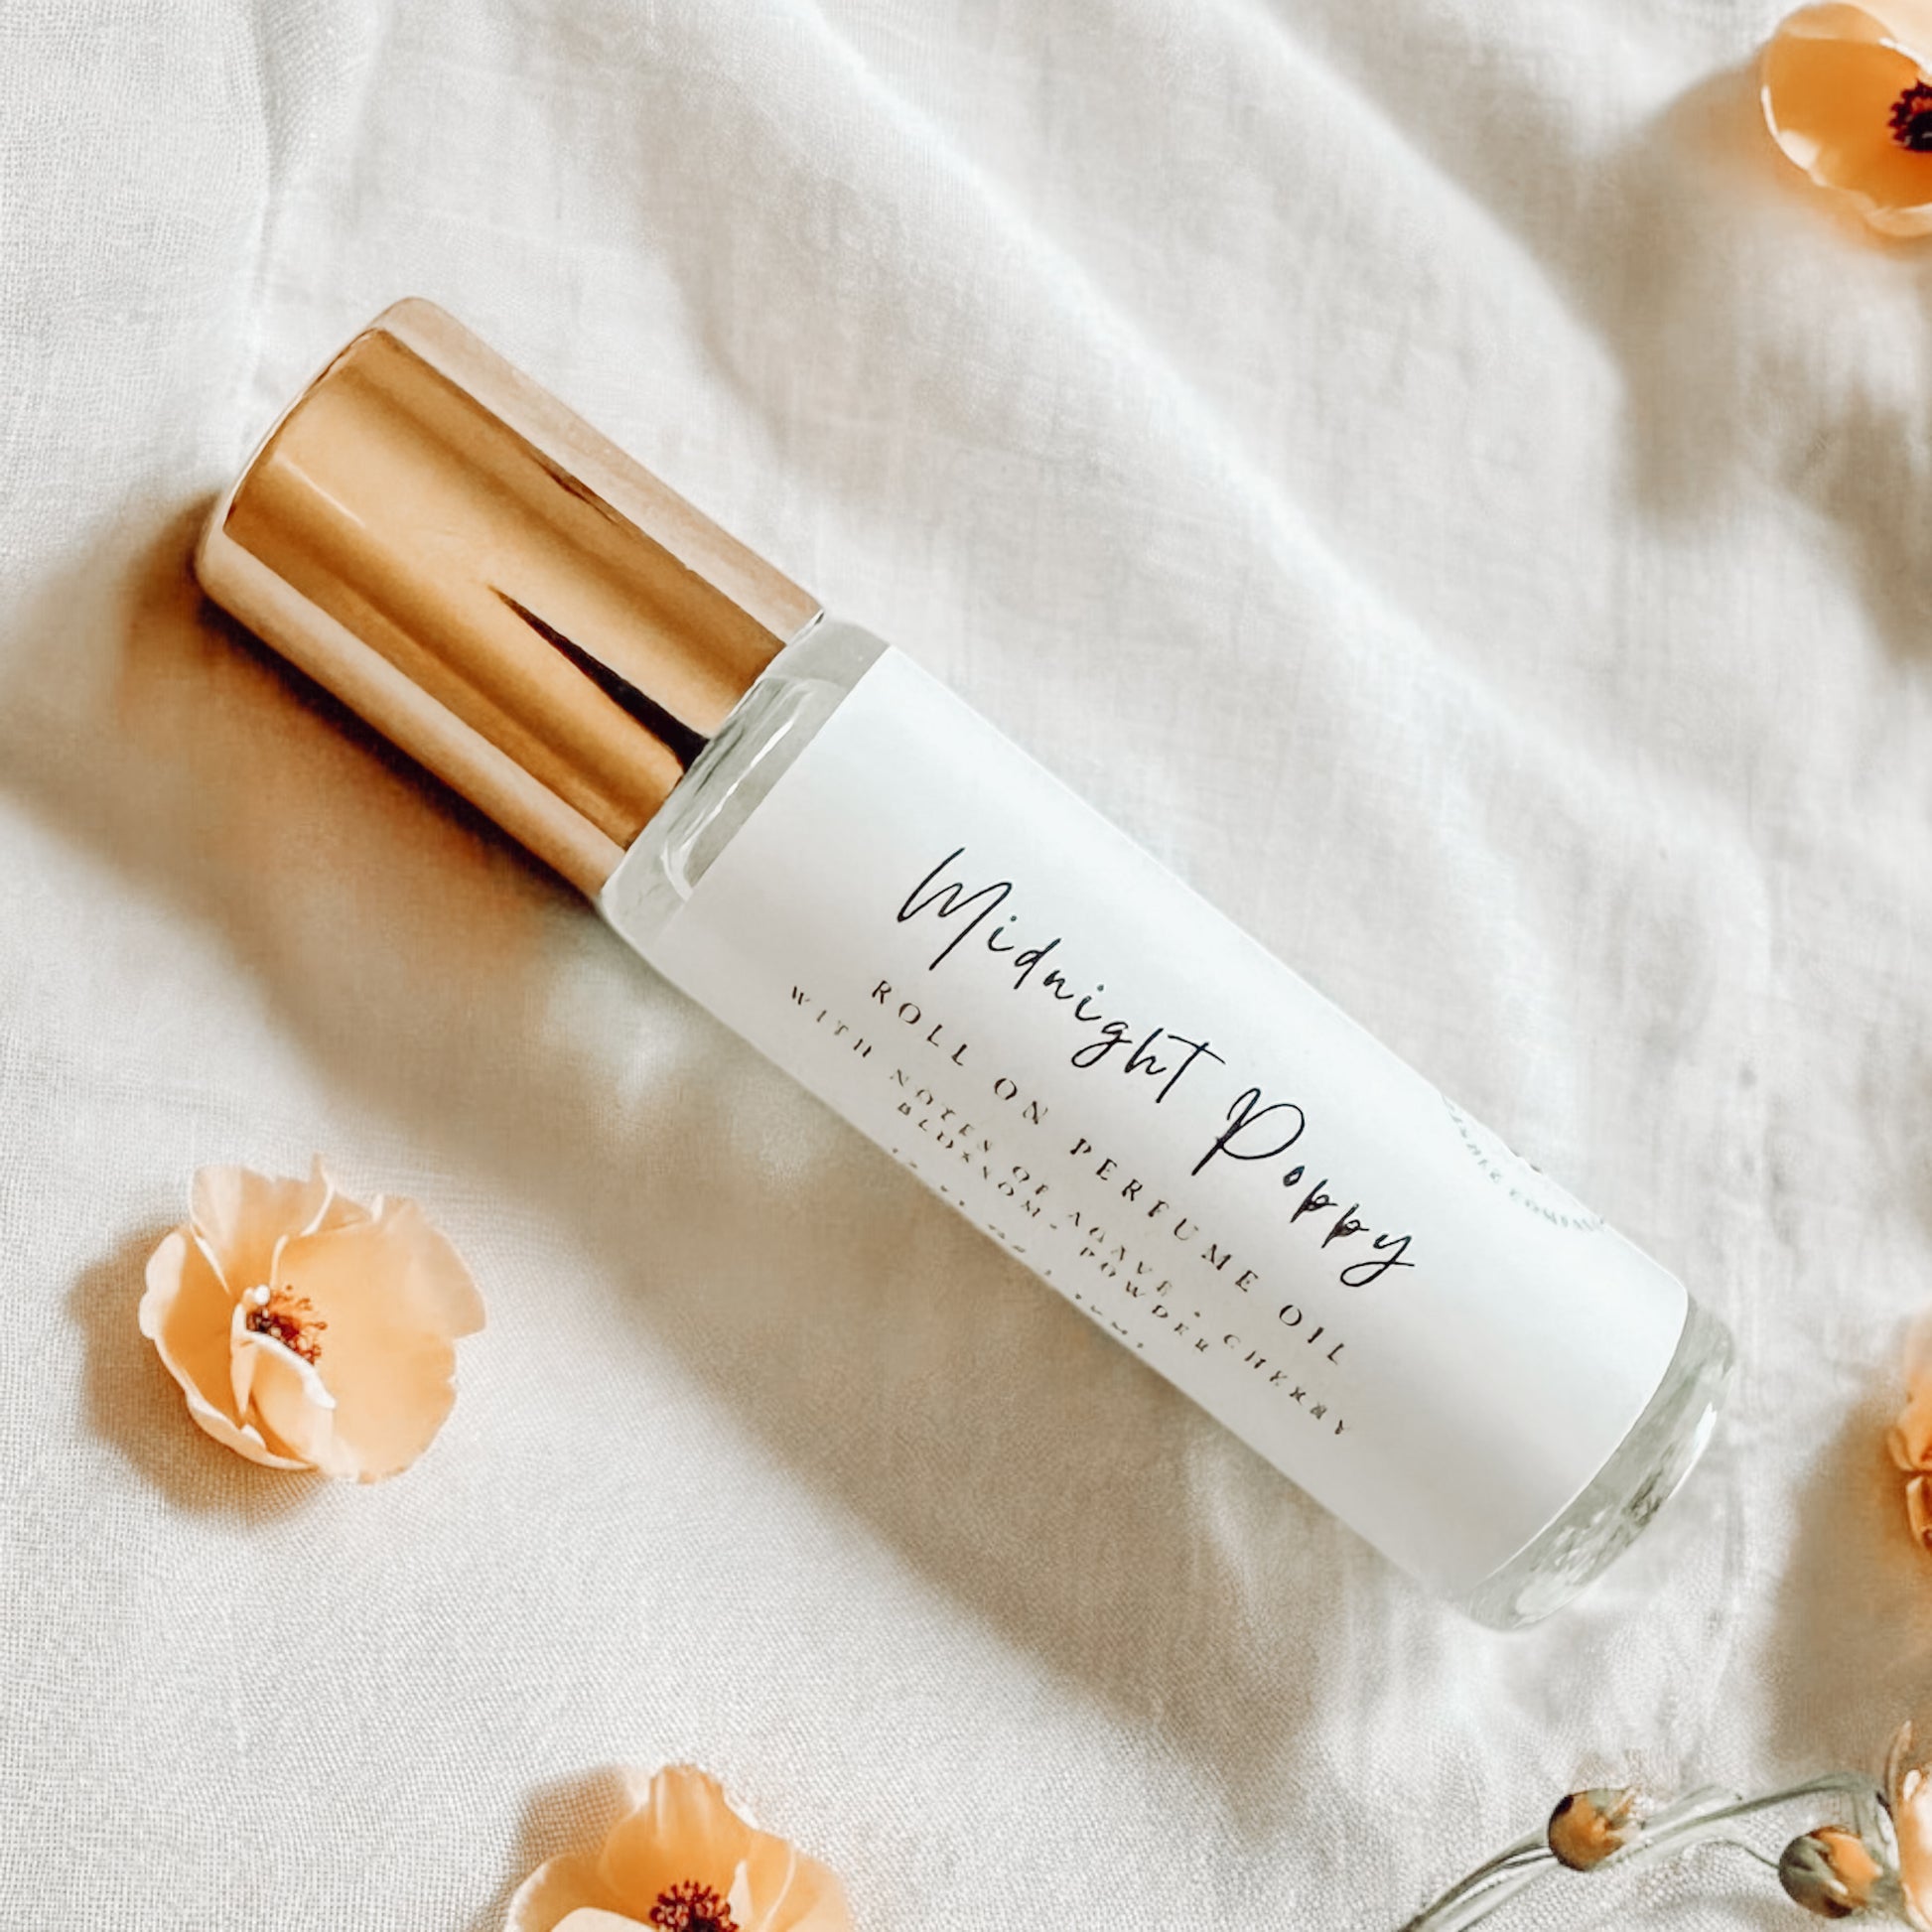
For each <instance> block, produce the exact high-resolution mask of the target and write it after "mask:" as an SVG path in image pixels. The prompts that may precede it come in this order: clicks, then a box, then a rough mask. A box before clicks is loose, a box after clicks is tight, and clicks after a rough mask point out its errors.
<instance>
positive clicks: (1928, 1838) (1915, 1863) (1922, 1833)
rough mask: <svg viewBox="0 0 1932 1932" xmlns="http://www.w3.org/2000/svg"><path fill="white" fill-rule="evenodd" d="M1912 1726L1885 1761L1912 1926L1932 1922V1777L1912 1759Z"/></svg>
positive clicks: (1901, 1876)
mask: <svg viewBox="0 0 1932 1932" xmlns="http://www.w3.org/2000/svg"><path fill="white" fill-rule="evenodd" d="M1911 1750H1912V1726H1911V1725H1900V1726H1899V1730H1898V1734H1897V1735H1896V1736H1895V1737H1894V1738H1893V1739H1892V1741H1891V1749H1890V1751H1889V1752H1888V1753H1887V1755H1886V1758H1885V1787H1886V1793H1887V1796H1888V1799H1889V1801H1890V1805H1891V1822H1892V1835H1893V1837H1894V1838H1895V1839H1896V1840H1897V1842H1898V1880H1899V1884H1900V1887H1901V1888H1902V1889H1903V1891H1904V1894H1905V1909H1906V1911H1907V1913H1908V1915H1909V1916H1910V1920H1911V1923H1912V1924H1913V1925H1914V1926H1916V1927H1921V1928H1922V1927H1924V1926H1925V1925H1926V1924H1927V1923H1928V1922H1932V1778H1928V1777H1927V1776H1926V1775H1925V1770H1924V1767H1923V1766H1922V1765H1917V1764H1912V1763H1910V1762H1909V1761H1908V1760H1909V1759H1910V1756H1911Z"/></svg>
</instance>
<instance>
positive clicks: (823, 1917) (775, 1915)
mask: <svg viewBox="0 0 1932 1932" xmlns="http://www.w3.org/2000/svg"><path fill="white" fill-rule="evenodd" d="M753 1924H755V1925H756V1926H757V1927H758V1932H851V1927H852V1908H851V1906H850V1905H848V1904H847V1903H846V1897H845V1887H844V1886H843V1885H841V1884H840V1883H839V1881H838V1879H837V1878H836V1877H835V1876H834V1875H833V1874H832V1872H831V1871H830V1870H829V1869H828V1868H827V1867H826V1866H824V1865H822V1864H820V1863H819V1862H818V1861H817V1860H816V1859H808V1858H806V1857H805V1855H804V1854H803V1853H802V1852H801V1853H799V1854H798V1855H797V1856H796V1857H795V1858H794V1860H793V1862H792V1866H791V1871H790V1874H789V1878H788V1880H787V1882H786V1884H785V1887H784V1890H783V1891H782V1892H781V1893H780V1894H779V1896H778V1897H777V1898H776V1899H775V1900H774V1901H773V1902H772V1904H771V1906H770V1907H769V1916H768V1917H766V1918H763V1919H755V1920H754V1921H753Z"/></svg>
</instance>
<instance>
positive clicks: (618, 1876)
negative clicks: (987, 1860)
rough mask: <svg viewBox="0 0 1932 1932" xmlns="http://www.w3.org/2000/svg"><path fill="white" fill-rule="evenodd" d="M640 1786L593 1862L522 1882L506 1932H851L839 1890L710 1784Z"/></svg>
mask: <svg viewBox="0 0 1932 1932" xmlns="http://www.w3.org/2000/svg"><path fill="white" fill-rule="evenodd" d="M641 1784H642V1779H641V1777H638V1778H636V1779H634V1780H633V1782H632V1786H631V1795H632V1797H633V1798H634V1799H635V1803H634V1804H633V1805H632V1807H631V1809H630V1810H629V1811H628V1812H626V1813H625V1814H624V1815H623V1817H621V1818H620V1819H619V1820H618V1822H617V1823H616V1824H615V1825H614V1826H612V1828H611V1832H610V1836H609V1837H608V1838H606V1839H605V1841H604V1848H603V1850H602V1851H601V1852H598V1853H597V1854H595V1855H592V1854H590V1853H584V1852H573V1853H566V1854H565V1855H564V1857H562V1858H560V1859H552V1860H551V1861H550V1862H549V1863H547V1864H541V1865H539V1866H538V1867H537V1868H536V1870H534V1871H533V1872H531V1873H530V1875H529V1876H528V1877H527V1878H526V1879H524V1881H523V1882H522V1884H520V1885H519V1886H518V1887H517V1888H516V1894H515V1896H514V1897H513V1898H511V1900H510V1905H509V1916H508V1918H507V1919H506V1920H505V1922H504V1932H636V1929H637V1928H648V1929H649V1932H851V1927H852V1915H851V1913H850V1912H849V1911H848V1910H847V1908H846V1902H845V1894H844V1892H843V1891H841V1890H840V1888H839V1881H838V1880H837V1879H836V1878H835V1877H833V1875H832V1874H831V1872H829V1871H828V1870H826V1868H825V1867H824V1866H823V1865H822V1864H819V1863H816V1862H815V1861H813V1860H811V1859H808V1858H806V1857H804V1856H803V1855H802V1854H801V1853H798V1852H795V1851H793V1850H792V1848H791V1847H790V1846H789V1845H787V1844H786V1843H785V1842H784V1840H783V1839H781V1838H773V1837H772V1836H771V1835H770V1833H768V1832H760V1831H759V1830H757V1829H756V1828H755V1827H754V1826H752V1825H751V1824H750V1823H749V1822H748V1821H747V1820H745V1819H743V1818H741V1817H740V1816H739V1815H738V1813H737V1812H735V1811H734V1810H733V1809H732V1808H731V1805H730V1804H729V1803H728V1802H727V1800H726V1798H725V1794H724V1791H723V1790H722V1789H721V1787H720V1786H719V1783H718V1781H717V1779H716V1778H713V1777H710V1776H708V1775H707V1774H706V1773H705V1772H703V1771H698V1770H694V1769H692V1767H691V1766H690V1765H688V1764H675V1765H672V1766H671V1767H670V1768H668V1769H667V1770H662V1771H659V1772H658V1773H657V1775H656V1776H655V1777H654V1778H652V1779H651V1780H650V1782H649V1785H648V1788H643V1789H640V1788H639V1787H640V1786H641Z"/></svg>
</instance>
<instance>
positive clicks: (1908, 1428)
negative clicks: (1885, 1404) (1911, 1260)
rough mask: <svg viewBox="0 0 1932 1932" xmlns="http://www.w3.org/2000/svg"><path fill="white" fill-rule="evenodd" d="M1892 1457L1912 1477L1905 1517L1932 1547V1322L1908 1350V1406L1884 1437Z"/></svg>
mask: <svg viewBox="0 0 1932 1932" xmlns="http://www.w3.org/2000/svg"><path fill="white" fill-rule="evenodd" d="M1885 1447H1886V1448H1887V1449H1890V1450H1891V1459H1892V1460H1893V1461H1894V1462H1895V1463H1896V1464H1897V1465H1898V1466H1899V1467H1900V1468H1901V1469H1903V1470H1904V1471H1905V1473H1906V1475H1907V1476H1909V1477H1910V1478H1911V1480H1910V1481H1908V1482H1907V1483H1906V1485H1905V1518H1906V1521H1907V1522H1909V1523H1910V1524H1911V1526H1912V1534H1913V1535H1914V1536H1915V1537H1917V1538H1918V1540H1919V1542H1920V1544H1921V1545H1922V1546H1924V1547H1925V1548H1926V1549H1928V1550H1932V1481H1928V1478H1929V1477H1932V1322H1926V1323H1922V1324H1921V1325H1920V1326H1919V1328H1918V1329H1917V1331H1916V1332H1915V1333H1914V1334H1913V1336H1912V1339H1911V1342H1910V1345H1909V1346H1908V1347H1907V1349H1906V1351H1905V1406H1904V1408H1902V1409H1901V1410H1900V1411H1899V1412H1898V1420H1897V1421H1896V1422H1895V1423H1893V1424H1892V1426H1891V1433H1890V1434H1889V1435H1888V1436H1887V1437H1886V1439H1885Z"/></svg>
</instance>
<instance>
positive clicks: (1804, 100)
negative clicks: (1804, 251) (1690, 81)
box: [1759, 0, 1932, 236]
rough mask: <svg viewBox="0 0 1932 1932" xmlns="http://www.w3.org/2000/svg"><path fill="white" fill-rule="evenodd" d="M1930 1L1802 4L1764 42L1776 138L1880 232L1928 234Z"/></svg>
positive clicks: (1764, 87)
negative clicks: (1867, 3) (1804, 5)
mask: <svg viewBox="0 0 1932 1932" xmlns="http://www.w3.org/2000/svg"><path fill="white" fill-rule="evenodd" d="M1928 59H1932V0H1873V4H1871V5H1870V6H1868V7H1867V6H1851V5H1844V4H1837V5H1829V6H1819V7H1801V8H1800V9H1799V10H1798V11H1797V12H1796V13H1794V14H1790V15H1787V16H1786V18H1785V19H1784V21H1783V22H1782V23H1781V24H1780V25H1779V27H1778V30H1777V32H1776V33H1775V34H1773V35H1772V37H1771V39H1770V41H1769V42H1768V43H1767V44H1766V46H1765V49H1764V56H1763V61H1762V65H1761V68H1760V70H1759V83H1760V84H1759V98H1760V99H1761V100H1762V102H1763V105H1764V119H1765V123H1766V125H1767V126H1768V127H1769V128H1770V130H1771V137H1772V139H1773V140H1775V141H1776V142H1777V144H1778V146H1779V147H1780V148H1782V149H1783V150H1784V152H1785V154H1786V155H1787V156H1788V157H1789V159H1790V160H1792V161H1793V162H1795V163H1796V164H1797V166H1799V167H1800V168H1802V169H1803V170H1804V171H1805V173H1806V174H1808V175H1809V176H1810V177H1811V178H1812V180H1813V181H1815V182H1816V183H1817V184H1818V185H1819V187H1821V188H1825V189H1829V190H1830V191H1831V192H1832V193H1834V194H1836V195H1840V196H1843V197H1844V198H1845V199H1846V200H1847V201H1849V202H1850V203H1851V204H1852V206H1853V207H1856V208H1857V209H1858V210H1859V212H1860V213H1861V214H1863V216H1864V218H1865V220H1866V222H1868V223H1869V224H1870V226H1871V227H1873V228H1875V229H1876V230H1877V231H1878V232H1879V233H1880V234H1885V235H1893V236H1910V235H1922V234H1928V233H1932V81H1929V80H1928V78H1927V74H1926V61H1927V60H1928Z"/></svg>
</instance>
